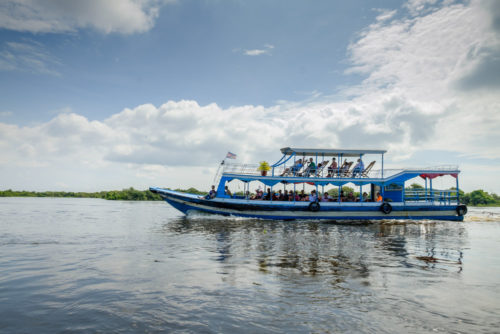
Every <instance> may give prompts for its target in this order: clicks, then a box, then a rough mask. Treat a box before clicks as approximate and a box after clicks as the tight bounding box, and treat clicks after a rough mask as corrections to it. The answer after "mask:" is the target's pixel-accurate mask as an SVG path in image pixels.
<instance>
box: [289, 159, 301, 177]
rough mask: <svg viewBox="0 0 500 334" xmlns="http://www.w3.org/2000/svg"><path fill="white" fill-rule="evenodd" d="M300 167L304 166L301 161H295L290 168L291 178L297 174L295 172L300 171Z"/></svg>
mask: <svg viewBox="0 0 500 334" xmlns="http://www.w3.org/2000/svg"><path fill="white" fill-rule="evenodd" d="M302 166H304V165H303V164H302V159H299V160H297V161H295V164H294V165H293V166H292V169H291V171H292V174H293V176H295V174H297V172H298V171H300V170H301V169H302ZM289 171H290V170H289Z"/></svg>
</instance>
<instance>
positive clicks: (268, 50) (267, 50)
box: [243, 44, 274, 56]
mask: <svg viewBox="0 0 500 334" xmlns="http://www.w3.org/2000/svg"><path fill="white" fill-rule="evenodd" d="M272 49H274V45H271V44H265V45H264V48H263V49H252V50H243V54H244V55H245V56H261V55H270V54H271V50H272Z"/></svg>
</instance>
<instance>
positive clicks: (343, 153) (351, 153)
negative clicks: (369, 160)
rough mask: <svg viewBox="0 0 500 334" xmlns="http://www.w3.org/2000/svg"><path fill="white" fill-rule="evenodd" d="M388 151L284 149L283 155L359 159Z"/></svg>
mask: <svg viewBox="0 0 500 334" xmlns="http://www.w3.org/2000/svg"><path fill="white" fill-rule="evenodd" d="M385 152H387V151H386V150H342V149H318V148H291V147H283V148H282V149H281V153H283V154H285V155H292V154H294V153H295V155H297V156H300V155H303V156H306V155H316V154H317V155H321V156H333V157H336V156H339V155H341V156H343V157H359V156H360V155H364V154H384V153H385Z"/></svg>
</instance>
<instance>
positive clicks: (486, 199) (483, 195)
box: [460, 189, 500, 206]
mask: <svg viewBox="0 0 500 334" xmlns="http://www.w3.org/2000/svg"><path fill="white" fill-rule="evenodd" d="M460 201H461V202H462V203H464V204H467V205H472V206H500V196H498V195H497V194H495V193H491V194H490V193H488V192H486V191H484V190H482V189H479V190H474V191H471V192H470V193H463V194H462V191H460Z"/></svg>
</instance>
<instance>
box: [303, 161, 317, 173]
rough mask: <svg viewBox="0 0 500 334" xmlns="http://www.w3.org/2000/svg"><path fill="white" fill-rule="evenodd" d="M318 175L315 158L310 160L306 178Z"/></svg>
mask: <svg viewBox="0 0 500 334" xmlns="http://www.w3.org/2000/svg"><path fill="white" fill-rule="evenodd" d="M311 174H312V175H314V174H316V164H315V163H314V161H313V158H310V159H309V165H308V166H307V174H306V175H305V176H311Z"/></svg>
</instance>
